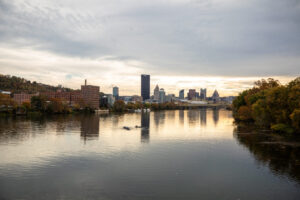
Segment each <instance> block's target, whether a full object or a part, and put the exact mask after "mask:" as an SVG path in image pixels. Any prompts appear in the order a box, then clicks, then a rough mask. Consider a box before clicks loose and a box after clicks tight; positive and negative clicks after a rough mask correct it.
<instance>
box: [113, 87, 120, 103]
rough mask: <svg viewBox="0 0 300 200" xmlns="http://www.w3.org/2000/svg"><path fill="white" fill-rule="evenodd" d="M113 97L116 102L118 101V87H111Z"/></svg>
mask: <svg viewBox="0 0 300 200" xmlns="http://www.w3.org/2000/svg"><path fill="white" fill-rule="evenodd" d="M113 96H114V97H115V99H116V100H118V99H119V88H118V87H116V86H115V87H113Z"/></svg>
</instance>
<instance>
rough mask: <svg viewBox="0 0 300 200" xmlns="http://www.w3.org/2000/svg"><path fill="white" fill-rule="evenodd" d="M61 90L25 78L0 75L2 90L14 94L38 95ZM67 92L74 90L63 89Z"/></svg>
mask: <svg viewBox="0 0 300 200" xmlns="http://www.w3.org/2000/svg"><path fill="white" fill-rule="evenodd" d="M57 89H61V88H60V87H58V86H57V87H55V86H51V85H47V84H43V83H37V82H35V81H32V82H31V81H30V80H26V79H24V78H20V77H16V76H10V75H2V74H0V90H4V91H10V92H12V93H21V92H25V93H30V94H33V93H37V92H46V91H56V90H57ZM63 89H64V90H65V91H71V90H72V89H69V88H63Z"/></svg>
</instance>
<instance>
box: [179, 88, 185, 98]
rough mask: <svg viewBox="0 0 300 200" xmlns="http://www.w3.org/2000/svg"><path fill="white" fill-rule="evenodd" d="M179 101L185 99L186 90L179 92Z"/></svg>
mask: <svg viewBox="0 0 300 200" xmlns="http://www.w3.org/2000/svg"><path fill="white" fill-rule="evenodd" d="M179 99H184V90H180V91H179Z"/></svg>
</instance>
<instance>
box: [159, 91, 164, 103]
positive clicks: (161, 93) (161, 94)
mask: <svg viewBox="0 0 300 200" xmlns="http://www.w3.org/2000/svg"><path fill="white" fill-rule="evenodd" d="M165 99H166V93H165V91H164V89H163V88H161V89H160V90H159V100H158V102H159V103H165Z"/></svg>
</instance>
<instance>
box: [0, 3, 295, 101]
mask: <svg viewBox="0 0 300 200" xmlns="http://www.w3.org/2000/svg"><path fill="white" fill-rule="evenodd" d="M299 24H300V1H299V0H284V1H283V0H151V1H149V0H145V1H142V0H128V1H125V0H101V1H100V0H0V73H1V74H9V75H17V76H21V77H24V78H27V79H30V80H35V81H38V82H42V83H48V84H52V85H57V84H62V85H63V86H67V87H71V88H74V89H76V88H79V87H80V85H81V84H82V83H83V82H84V79H86V78H87V79H88V82H89V83H90V84H94V85H100V87H101V91H103V92H107V93H111V89H112V86H114V85H117V86H119V87H120V93H121V95H126V94H128V95H130V94H139V93H140V74H142V73H147V74H150V75H151V90H152V89H154V86H155V84H159V86H160V87H163V88H165V89H166V90H167V92H169V93H176V94H177V93H178V90H179V89H182V88H184V89H188V88H196V89H198V90H199V89H200V88H201V87H207V88H208V90H209V94H211V93H212V92H213V91H212V90H214V89H218V90H219V93H220V94H221V95H229V94H236V93H237V92H239V91H241V90H243V89H245V88H248V87H251V85H252V83H253V81H255V80H257V79H260V78H267V77H274V78H277V79H279V80H280V81H281V82H282V83H286V82H287V81H289V80H291V79H293V78H295V77H297V76H299V75H300V37H299V36H300V25H299Z"/></svg>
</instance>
